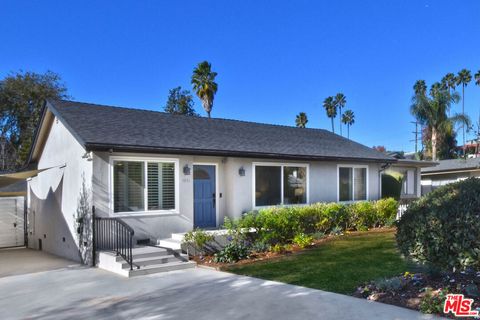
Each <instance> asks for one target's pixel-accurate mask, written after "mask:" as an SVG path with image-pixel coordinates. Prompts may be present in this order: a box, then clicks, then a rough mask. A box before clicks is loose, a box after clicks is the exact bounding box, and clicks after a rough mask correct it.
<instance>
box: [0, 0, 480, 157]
mask: <svg viewBox="0 0 480 320" xmlns="http://www.w3.org/2000/svg"><path fill="white" fill-rule="evenodd" d="M479 16H480V1H476V0H472V1H447V0H446V1H433V0H431V1H420V0H411V1H400V0H399V1H379V0H378V1H368V0H364V1H333V0H332V1H258V0H257V1H235V2H233V1H228V2H226V1H118V0H116V1H76V2H74V1H20V0H13V1H5V0H2V1H1V2H0V31H1V34H2V37H1V42H0V43H1V47H0V77H3V76H5V75H7V74H8V73H10V72H13V71H17V70H20V69H22V70H29V71H36V72H44V71H46V70H52V71H55V72H57V73H59V74H60V75H61V76H62V77H63V79H64V80H65V83H66V84H67V86H68V89H69V92H70V95H71V96H72V97H73V98H74V99H75V100H79V101H88V102H96V103H102V104H111V105H120V106H131V107H141V108H147V109H154V110H162V109H163V106H164V104H165V101H166V98H167V94H168V90H169V89H170V88H173V87H176V86H179V85H180V86H182V87H184V88H187V89H190V76H191V72H192V69H193V68H194V66H195V65H196V64H197V63H198V62H200V61H202V60H208V61H210V62H211V63H212V65H213V69H214V70H215V71H217V72H218V74H219V75H218V77H217V82H218V84H219V90H218V94H217V96H216V98H215V104H214V109H213V112H212V116H213V117H222V118H233V119H241V120H249V121H258V122H266V123H276V124H286V125H294V119H295V115H296V114H297V113H298V112H300V111H304V112H306V113H307V115H308V118H309V123H308V126H309V127H315V128H326V129H329V128H330V122H329V119H328V118H327V117H326V115H325V111H324V109H323V108H322V101H323V99H324V98H325V97H327V96H329V95H334V94H336V93H337V92H343V93H344V94H345V95H346V96H347V109H352V110H353V111H354V112H355V114H356V123H355V125H354V126H353V127H352V129H351V137H352V138H353V139H354V140H357V141H359V142H361V143H364V144H366V145H368V146H373V145H385V146H386V147H387V148H388V149H397V150H398V149H402V150H406V151H408V150H413V148H414V145H413V143H412V142H409V140H411V139H412V138H413V134H412V133H411V131H413V129H414V127H413V125H412V124H410V121H412V120H413V118H412V117H411V115H410V113H409V104H410V98H411V94H412V86H413V84H414V82H415V80H417V79H425V80H426V81H427V83H429V84H431V83H433V82H434V81H438V80H440V79H441V78H442V76H443V75H444V74H445V73H447V72H455V73H456V72H458V71H459V70H460V69H462V68H468V69H470V70H471V71H472V73H475V72H476V71H478V70H479V69H480V41H479V40H480V39H479V35H480V19H479ZM195 102H196V109H197V111H199V112H202V114H204V113H203V109H202V107H201V104H200V101H199V100H198V99H196V101H195ZM465 103H466V111H467V112H468V113H469V114H470V116H471V117H473V118H475V119H477V118H478V116H479V111H480V87H478V86H474V85H473V82H472V83H471V84H470V85H469V86H468V87H467V89H466V100H465ZM456 109H457V110H461V107H460V106H457V107H456ZM337 121H338V119H337ZM337 129H338V124H337Z"/></svg>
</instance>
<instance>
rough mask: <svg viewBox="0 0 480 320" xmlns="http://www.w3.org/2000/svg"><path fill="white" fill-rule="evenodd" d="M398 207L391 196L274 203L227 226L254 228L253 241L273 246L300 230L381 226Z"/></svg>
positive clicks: (329, 231) (284, 241) (287, 241)
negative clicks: (275, 204) (304, 204)
mask: <svg viewBox="0 0 480 320" xmlns="http://www.w3.org/2000/svg"><path fill="white" fill-rule="evenodd" d="M397 207H398V203H397V201H395V200H394V199H392V198H389V199H382V200H379V201H376V202H373V201H361V202H356V203H352V204H342V203H316V204H312V205H307V206H288V207H274V208H267V209H261V210H259V211H252V212H248V213H246V214H245V215H243V217H242V218H241V219H240V220H238V221H235V222H231V221H230V220H228V225H229V226H230V229H229V230H232V229H235V228H236V230H238V228H240V229H242V228H244V229H254V230H256V239H254V240H255V241H261V242H263V243H265V244H268V245H272V246H273V245H275V244H277V243H280V244H287V243H292V241H294V238H295V236H296V235H298V234H302V233H303V234H313V233H316V232H321V233H335V234H341V233H343V231H345V230H348V229H354V230H367V229H368V228H372V227H379V226H383V225H385V223H386V222H387V221H388V219H390V218H392V217H393V219H395V216H396V212H397ZM232 225H235V228H234V227H231V226H232Z"/></svg>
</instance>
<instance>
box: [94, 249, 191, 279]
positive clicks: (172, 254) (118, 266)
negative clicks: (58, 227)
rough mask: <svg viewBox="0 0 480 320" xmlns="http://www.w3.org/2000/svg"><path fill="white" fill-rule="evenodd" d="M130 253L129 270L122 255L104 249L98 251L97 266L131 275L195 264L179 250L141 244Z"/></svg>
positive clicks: (164, 270)
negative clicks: (131, 256) (131, 257)
mask: <svg viewBox="0 0 480 320" xmlns="http://www.w3.org/2000/svg"><path fill="white" fill-rule="evenodd" d="M132 255H133V264H134V266H133V270H130V265H129V264H128V263H127V262H126V261H125V260H124V259H123V258H122V257H120V256H117V255H115V253H113V252H106V251H101V252H99V253H98V259H97V261H98V267H99V268H101V269H104V270H107V271H111V272H114V273H117V274H120V275H122V276H125V277H133V276H140V275H146V274H153V273H159V272H166V271H174V270H182V269H188V268H194V267H195V266H196V263H195V262H193V261H188V257H187V256H186V255H184V254H182V253H181V251H180V250H171V249H167V248H159V247H153V246H142V247H136V248H133V249H132ZM137 267H138V268H137Z"/></svg>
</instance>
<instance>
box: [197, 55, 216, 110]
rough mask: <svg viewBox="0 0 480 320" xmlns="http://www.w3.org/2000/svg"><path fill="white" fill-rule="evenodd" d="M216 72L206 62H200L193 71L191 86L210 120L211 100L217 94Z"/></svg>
mask: <svg viewBox="0 0 480 320" xmlns="http://www.w3.org/2000/svg"><path fill="white" fill-rule="evenodd" d="M216 76H217V73H216V72H213V71H212V65H211V64H210V63H209V62H208V61H203V62H200V63H199V64H198V65H197V67H196V68H195V69H193V75H192V81H191V82H192V86H193V90H195V93H196V94H197V96H198V98H199V99H200V100H201V101H202V106H203V108H204V109H205V111H206V112H207V114H208V117H209V118H210V112H212V107H213V99H214V97H215V94H216V93H217V89H218V84H217V83H216V82H215V77H216Z"/></svg>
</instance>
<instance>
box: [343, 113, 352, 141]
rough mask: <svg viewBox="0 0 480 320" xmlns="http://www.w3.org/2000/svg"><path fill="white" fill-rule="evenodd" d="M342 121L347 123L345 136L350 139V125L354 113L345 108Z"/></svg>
mask: <svg viewBox="0 0 480 320" xmlns="http://www.w3.org/2000/svg"><path fill="white" fill-rule="evenodd" d="M342 122H343V123H344V124H345V125H347V138H348V139H350V126H351V125H352V124H354V123H355V114H354V113H353V111H352V110H345V112H344V114H343V115H342Z"/></svg>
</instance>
